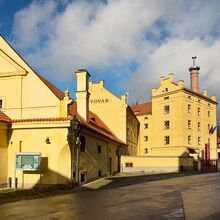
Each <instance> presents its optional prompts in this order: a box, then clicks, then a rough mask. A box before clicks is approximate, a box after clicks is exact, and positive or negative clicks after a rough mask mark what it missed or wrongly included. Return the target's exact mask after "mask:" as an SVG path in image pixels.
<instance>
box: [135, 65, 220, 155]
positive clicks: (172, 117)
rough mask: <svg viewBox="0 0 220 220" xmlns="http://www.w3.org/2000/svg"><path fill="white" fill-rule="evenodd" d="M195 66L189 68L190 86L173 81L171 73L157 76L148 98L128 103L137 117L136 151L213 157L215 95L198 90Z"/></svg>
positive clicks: (215, 150)
mask: <svg viewBox="0 0 220 220" xmlns="http://www.w3.org/2000/svg"><path fill="white" fill-rule="evenodd" d="M198 71H199V67H197V66H194V67H192V68H190V75H191V89H188V88H186V87H185V86H184V81H182V80H180V81H178V82H174V76H173V74H169V76H168V77H167V78H164V77H161V78H160V86H159V87H158V88H155V89H152V100H151V102H148V103H142V104H138V105H134V106H132V109H133V111H134V113H135V114H136V116H137V117H138V119H139V121H140V136H139V151H138V153H139V155H141V156H144V155H145V156H186V155H191V156H193V157H194V158H195V159H197V158H205V154H206V149H205V146H208V149H209V152H210V158H211V159H216V158H217V143H216V140H217V136H216V132H214V133H213V134H211V133H212V132H211V133H210V132H209V131H210V128H211V127H212V126H213V127H215V126H216V125H217V118H216V117H217V116H216V108H217V102H216V97H215V96H211V97H209V96H208V94H207V91H206V90H204V91H203V92H202V93H201V92H200V91H199V77H198V76H199V72H198Z"/></svg>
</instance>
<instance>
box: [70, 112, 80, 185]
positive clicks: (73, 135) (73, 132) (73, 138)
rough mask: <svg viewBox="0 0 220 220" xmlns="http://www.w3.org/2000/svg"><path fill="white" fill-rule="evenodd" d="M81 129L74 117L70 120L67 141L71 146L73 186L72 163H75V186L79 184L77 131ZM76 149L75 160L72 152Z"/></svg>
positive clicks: (72, 169) (72, 168)
mask: <svg viewBox="0 0 220 220" xmlns="http://www.w3.org/2000/svg"><path fill="white" fill-rule="evenodd" d="M80 128H81V124H80V122H79V121H78V120H77V118H76V116H74V117H73V119H72V120H71V123H70V132H69V135H68V141H69V142H70V143H73V144H71V145H70V146H71V180H72V184H73V185H74V175H73V171H74V162H76V165H75V176H76V178H75V179H76V181H75V183H76V185H78V183H79V147H80V138H79V131H80ZM75 149H76V160H74V159H75V154H74V151H75Z"/></svg>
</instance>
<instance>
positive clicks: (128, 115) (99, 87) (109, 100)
mask: <svg viewBox="0 0 220 220" xmlns="http://www.w3.org/2000/svg"><path fill="white" fill-rule="evenodd" d="M89 93H90V102H89V108H90V109H91V111H93V112H94V113H96V114H97V115H98V116H99V117H100V118H101V119H102V120H103V121H104V122H105V124H106V125H107V126H108V127H109V128H110V129H111V130H112V131H114V134H115V136H117V137H118V138H119V139H120V140H122V141H123V142H125V143H126V144H127V146H128V147H127V154H128V155H137V151H138V135H139V121H138V119H137V117H136V116H135V115H134V113H133V111H132V109H131V107H130V106H129V105H128V104H127V95H125V94H123V95H121V97H118V96H116V95H115V94H113V93H112V92H111V91H109V90H108V89H107V88H105V83H104V81H100V82H90V83H89Z"/></svg>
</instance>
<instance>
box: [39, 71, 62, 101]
mask: <svg viewBox="0 0 220 220" xmlns="http://www.w3.org/2000/svg"><path fill="white" fill-rule="evenodd" d="M36 75H37V76H38V77H39V78H40V79H41V80H42V81H43V83H44V84H45V85H46V86H47V87H48V88H49V89H50V90H51V91H52V92H53V93H54V95H55V96H56V97H57V98H58V99H60V100H62V99H63V98H64V96H65V95H64V93H63V92H62V91H61V90H59V89H58V88H57V87H56V86H55V85H53V84H52V83H50V82H49V81H47V80H46V79H45V78H44V77H43V76H41V75H39V74H38V73H36Z"/></svg>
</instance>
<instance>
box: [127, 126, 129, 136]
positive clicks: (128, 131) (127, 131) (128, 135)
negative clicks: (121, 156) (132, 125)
mask: <svg viewBox="0 0 220 220" xmlns="http://www.w3.org/2000/svg"><path fill="white" fill-rule="evenodd" d="M127 136H128V137H129V128H127Z"/></svg>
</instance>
